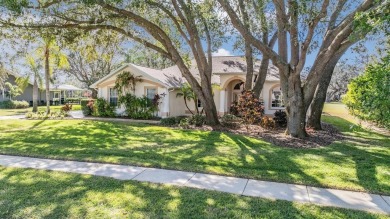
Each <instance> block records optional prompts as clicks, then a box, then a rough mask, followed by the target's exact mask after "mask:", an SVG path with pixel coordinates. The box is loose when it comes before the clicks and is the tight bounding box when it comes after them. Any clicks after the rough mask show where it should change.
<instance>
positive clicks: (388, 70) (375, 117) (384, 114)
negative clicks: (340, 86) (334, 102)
mask: <svg viewBox="0 0 390 219" xmlns="http://www.w3.org/2000/svg"><path fill="white" fill-rule="evenodd" d="M389 97H390V53H389V54H387V56H385V57H383V58H382V59H381V61H380V62H378V63H375V64H371V65H369V66H368V67H367V68H366V70H365V72H364V73H363V74H362V75H360V76H358V77H356V78H355V79H353V80H352V81H351V83H350V84H349V85H348V92H347V94H346V95H345V96H344V98H343V102H344V103H345V104H346V105H347V107H348V109H349V112H350V113H351V114H352V115H354V116H356V117H358V118H360V119H363V120H370V121H374V122H377V123H378V124H380V125H383V126H385V127H387V128H390V98H389Z"/></svg>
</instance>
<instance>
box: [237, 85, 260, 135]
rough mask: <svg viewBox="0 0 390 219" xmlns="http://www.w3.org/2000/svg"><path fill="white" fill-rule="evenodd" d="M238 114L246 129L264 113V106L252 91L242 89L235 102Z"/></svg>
mask: <svg viewBox="0 0 390 219" xmlns="http://www.w3.org/2000/svg"><path fill="white" fill-rule="evenodd" d="M237 112H239V113H238V116H239V117H241V119H242V122H243V123H244V124H245V126H246V128H247V129H248V127H249V125H252V124H255V123H258V122H259V121H260V120H261V117H262V116H263V115H264V106H263V104H262V103H261V102H260V100H259V98H257V97H256V95H255V94H254V93H253V92H252V91H243V92H242V95H241V96H240V99H239V100H238V103H237Z"/></svg>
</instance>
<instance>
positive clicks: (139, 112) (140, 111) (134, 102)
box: [118, 93, 160, 119]
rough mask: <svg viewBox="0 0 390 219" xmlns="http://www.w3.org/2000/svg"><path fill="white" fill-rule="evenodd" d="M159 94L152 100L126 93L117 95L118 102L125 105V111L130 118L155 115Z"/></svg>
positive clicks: (149, 117) (147, 117) (148, 117)
mask: <svg viewBox="0 0 390 219" xmlns="http://www.w3.org/2000/svg"><path fill="white" fill-rule="evenodd" d="M159 100H160V96H159V95H156V96H155V97H154V99H153V100H151V99H149V98H147V97H146V96H143V97H136V96H135V95H133V94H130V93H127V94H125V95H124V96H121V97H119V101H118V102H119V103H120V104H123V106H124V107H125V112H126V114H127V116H128V117H130V118H132V119H151V118H153V117H155V113H156V111H157V110H158V105H159Z"/></svg>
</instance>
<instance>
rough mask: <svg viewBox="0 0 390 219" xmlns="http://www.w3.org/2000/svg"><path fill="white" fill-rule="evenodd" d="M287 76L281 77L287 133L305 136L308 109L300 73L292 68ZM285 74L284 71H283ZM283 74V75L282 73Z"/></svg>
mask: <svg viewBox="0 0 390 219" xmlns="http://www.w3.org/2000/svg"><path fill="white" fill-rule="evenodd" d="M289 71H291V72H290V73H289V74H287V75H288V77H285V76H284V75H283V76H282V77H281V80H280V82H281V84H282V89H283V90H282V93H283V98H284V104H285V107H286V114H287V121H288V122H287V129H286V134H288V135H291V136H293V137H297V138H305V137H306V136H307V133H306V129H305V126H306V124H305V123H306V121H305V120H306V109H305V102H304V95H303V89H302V86H301V79H300V74H299V73H297V72H293V71H292V70H289ZM282 74H283V73H282ZM282 74H281V75H282Z"/></svg>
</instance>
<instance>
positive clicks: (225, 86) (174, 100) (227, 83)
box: [98, 69, 284, 117]
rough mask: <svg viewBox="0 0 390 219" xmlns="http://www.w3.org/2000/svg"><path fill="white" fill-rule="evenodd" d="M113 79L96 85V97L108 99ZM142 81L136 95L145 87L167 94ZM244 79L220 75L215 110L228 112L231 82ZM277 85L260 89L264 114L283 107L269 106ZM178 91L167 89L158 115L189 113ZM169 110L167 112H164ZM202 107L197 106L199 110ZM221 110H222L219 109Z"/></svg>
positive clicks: (272, 83)
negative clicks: (272, 92) (272, 91)
mask: <svg viewBox="0 0 390 219" xmlns="http://www.w3.org/2000/svg"><path fill="white" fill-rule="evenodd" d="M123 71H129V70H128V69H124V70H123ZM115 79H116V77H115V76H113V77H111V78H109V79H107V81H106V82H103V83H102V84H101V85H99V86H98V97H102V98H105V99H106V100H109V88H110V87H114V85H115ZM142 80H143V81H142V82H138V83H137V84H136V88H135V95H136V96H138V97H141V96H144V95H146V88H157V91H158V94H163V93H165V94H167V93H168V89H167V88H165V87H163V86H162V85H160V84H157V83H155V82H152V81H149V80H148V79H147V78H142ZM239 80H241V81H245V75H242V74H229V75H221V76H220V82H221V83H220V86H219V87H218V88H217V87H216V88H213V91H214V101H215V106H216V109H217V112H218V113H219V114H220V115H222V114H223V113H228V109H229V104H230V103H231V101H232V94H231V91H232V89H233V86H234V85H233V84H234V83H231V82H235V81H239ZM277 85H279V82H278V81H266V82H265V83H264V87H263V90H262V93H261V95H260V98H261V99H263V101H264V107H265V114H267V115H273V114H274V112H275V111H276V110H278V109H284V108H272V107H271V104H270V103H271V89H272V88H273V87H275V86H277ZM221 91H225V92H224V94H223V95H224V97H223V99H221ZM177 93H178V90H171V91H169V95H168V96H169V97H163V98H162V100H161V101H162V102H161V104H160V106H159V111H158V116H160V117H166V116H181V115H191V113H190V112H189V111H188V109H187V108H186V106H185V104H184V100H183V98H182V97H176V95H177ZM167 101H168V103H167ZM187 103H188V106H189V108H190V109H191V111H193V112H195V104H194V102H193V101H187ZM222 103H223V104H224V106H223V107H221V104H222ZM167 110H169V112H166V111H167ZM201 110H202V108H201V107H200V108H199V111H201ZM221 110H223V111H221ZM123 112H124V107H122V106H119V107H118V108H117V113H118V114H123Z"/></svg>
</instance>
